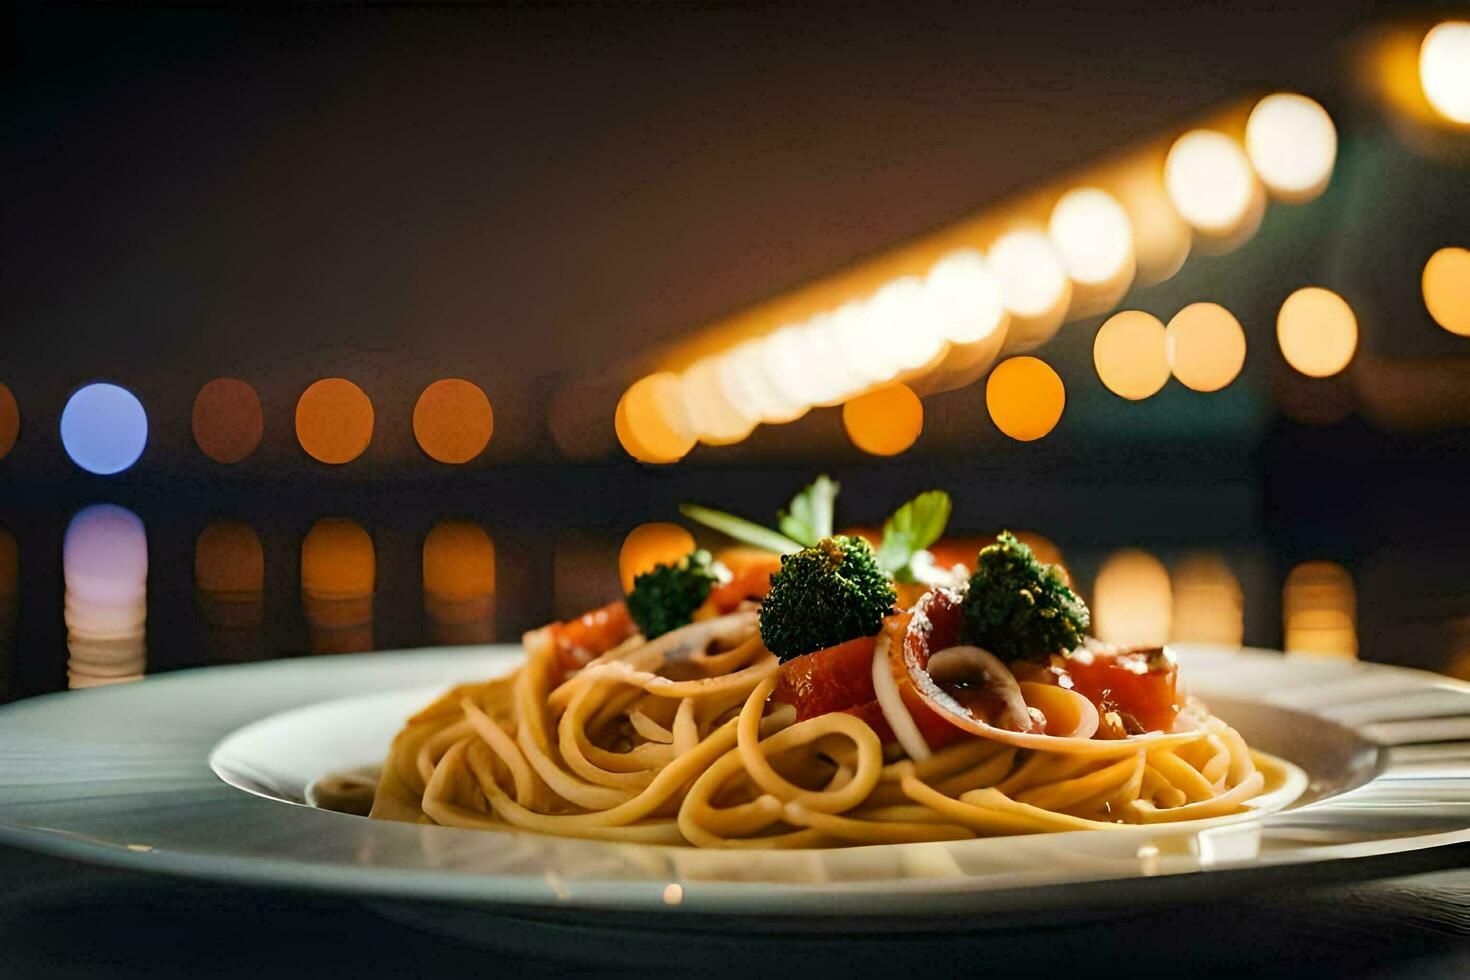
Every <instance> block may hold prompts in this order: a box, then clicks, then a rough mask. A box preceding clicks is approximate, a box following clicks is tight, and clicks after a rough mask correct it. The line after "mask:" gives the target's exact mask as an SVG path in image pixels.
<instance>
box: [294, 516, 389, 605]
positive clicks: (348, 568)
mask: <svg viewBox="0 0 1470 980" xmlns="http://www.w3.org/2000/svg"><path fill="white" fill-rule="evenodd" d="M377 567H378V560H377V554H376V553H375V552H374V550H373V539H372V538H370V537H369V536H368V533H367V531H365V530H363V527H362V525H361V524H359V523H357V522H356V521H350V520H347V519H345V518H340V517H328V518H325V519H323V520H320V521H317V522H316V524H315V525H314V526H313V527H312V529H311V530H310V531H308V532H307V534H306V537H305V538H304V539H303V540H302V542H301V591H303V592H305V593H306V594H307V595H309V596H314V597H317V598H322V599H347V598H358V597H361V596H367V595H371V594H372V592H373V589H374V587H375V586H376V584H377Z"/></svg>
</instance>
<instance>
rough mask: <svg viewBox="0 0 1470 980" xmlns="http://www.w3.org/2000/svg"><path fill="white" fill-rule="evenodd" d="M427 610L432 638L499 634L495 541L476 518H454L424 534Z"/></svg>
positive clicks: (464, 639)
mask: <svg viewBox="0 0 1470 980" xmlns="http://www.w3.org/2000/svg"><path fill="white" fill-rule="evenodd" d="M423 561H424V615H425V617H426V619H427V620H428V637H429V641H430V642H432V643H443V644H447V645H461V644H466V643H490V642H493V641H494V639H495V542H493V541H491V540H490V535H488V534H486V533H485V529H484V528H482V527H481V526H480V525H478V524H476V523H474V522H473V521H465V520H448V521H442V522H440V523H439V524H437V525H435V526H434V529H433V530H432V531H430V532H429V535H428V537H426V538H425V539H424V558H423Z"/></svg>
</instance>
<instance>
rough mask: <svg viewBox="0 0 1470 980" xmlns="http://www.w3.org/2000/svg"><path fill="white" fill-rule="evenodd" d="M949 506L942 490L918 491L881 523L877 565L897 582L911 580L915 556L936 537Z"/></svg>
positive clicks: (944, 524)
mask: <svg viewBox="0 0 1470 980" xmlns="http://www.w3.org/2000/svg"><path fill="white" fill-rule="evenodd" d="M951 509H952V504H951V503H950V499H949V494H947V493H945V492H944V491H943V490H930V491H928V492H926V493H921V494H919V495H918V496H917V497H915V498H914V499H913V500H910V501H909V502H908V503H906V504H904V505H903V506H902V507H900V508H899V509H898V510H896V511H894V512H893V516H891V517H889V518H888V520H886V521H884V522H883V543H882V544H880V545H879V546H878V565H879V566H880V567H881V568H882V569H883V570H884V571H885V572H888V573H889V574H890V575H892V576H893V577H894V578H895V579H896V580H898V581H900V582H911V581H913V580H914V578H913V570H912V568H911V563H912V561H913V559H914V556H915V555H916V554H918V553H919V552H921V551H923V550H924V549H925V548H928V547H929V546H930V545H931V544H933V543H934V542H936V541H938V540H939V537H940V535H942V534H944V528H945V526H946V525H947V524H949V515H950V511H951Z"/></svg>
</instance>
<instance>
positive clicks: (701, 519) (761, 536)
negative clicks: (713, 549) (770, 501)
mask: <svg viewBox="0 0 1470 980" xmlns="http://www.w3.org/2000/svg"><path fill="white" fill-rule="evenodd" d="M679 513H681V514H683V515H684V516H685V517H687V518H689V519H690V520H691V521H694V522H695V523H696V524H703V525H704V526H705V527H708V528H712V529H714V530H716V531H719V532H721V533H723V534H728V535H729V536H730V537H732V538H734V539H735V540H736V541H743V542H744V543H745V544H748V545H753V546H755V547H757V548H763V549H765V550H766V551H774V552H775V553H776V554H778V555H790V554H795V553H796V552H798V551H800V550H801V548H802V546H801V545H800V544H799V543H798V542H796V541H794V540H792V539H791V538H789V537H787V536H786V535H784V534H778V533H777V532H775V531H772V530H771V529H770V528H768V527H761V526H760V525H759V524H756V523H755V522H754V521H747V520H746V519H745V518H743V517H736V516H735V515H734V514H727V513H725V512H724V511H722V510H715V509H713V508H711V507H701V506H700V505H699V504H680V505H679Z"/></svg>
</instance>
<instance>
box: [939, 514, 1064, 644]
mask: <svg viewBox="0 0 1470 980" xmlns="http://www.w3.org/2000/svg"><path fill="white" fill-rule="evenodd" d="M964 617H965V623H964V630H963V634H964V639H965V641H966V642H968V643H973V644H974V645H975V646H978V647H982V648H984V649H986V650H989V651H990V652H991V653H993V654H995V655H996V656H997V657H999V658H1001V659H1002V660H1021V659H1026V658H1041V657H1046V656H1049V655H1051V654H1053V653H1061V652H1064V651H1068V650H1073V649H1076V647H1077V645H1078V644H1079V643H1081V642H1082V636H1083V634H1084V633H1085V632H1086V630H1087V627H1088V625H1089V623H1090V621H1091V616H1090V615H1089V613H1088V611H1087V605H1086V604H1085V603H1084V602H1083V601H1082V600H1081V599H1079V598H1078V597H1077V593H1075V592H1073V591H1072V590H1071V589H1070V588H1069V587H1068V586H1067V583H1066V581H1065V580H1064V579H1063V578H1062V575H1061V572H1060V571H1059V570H1058V569H1057V567H1056V566H1055V565H1046V564H1043V563H1042V562H1039V561H1037V560H1036V556H1035V555H1033V554H1032V553H1031V549H1030V548H1028V547H1027V546H1026V545H1024V544H1022V543H1021V542H1020V541H1017V540H1016V538H1015V536H1014V535H1012V534H1011V533H1010V532H1009V531H1006V532H1004V533H1002V534H1001V535H1000V537H998V538H996V541H995V544H992V545H988V546H987V547H985V548H982V549H981V550H980V556H979V557H978V558H977V559H976V560H975V574H974V575H972V576H970V593H969V595H967V596H966V597H965V604H964Z"/></svg>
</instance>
